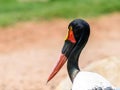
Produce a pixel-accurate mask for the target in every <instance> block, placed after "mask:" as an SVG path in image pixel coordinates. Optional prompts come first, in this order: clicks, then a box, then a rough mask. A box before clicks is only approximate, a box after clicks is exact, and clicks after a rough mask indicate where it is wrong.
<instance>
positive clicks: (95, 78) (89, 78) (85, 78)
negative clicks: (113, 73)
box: [72, 71, 113, 90]
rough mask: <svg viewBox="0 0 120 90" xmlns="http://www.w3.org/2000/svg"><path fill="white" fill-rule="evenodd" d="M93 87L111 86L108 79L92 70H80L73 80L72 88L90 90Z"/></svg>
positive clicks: (74, 89)
mask: <svg viewBox="0 0 120 90" xmlns="http://www.w3.org/2000/svg"><path fill="white" fill-rule="evenodd" d="M95 87H102V88H106V87H113V86H112V85H111V84H110V83H109V81H107V80H106V79H105V78H103V77H102V76H100V75H99V74H97V73H93V72H84V71H81V72H79V73H78V74H77V76H76V77H75V79H74V81H73V86H72V90H92V89H93V88H95Z"/></svg>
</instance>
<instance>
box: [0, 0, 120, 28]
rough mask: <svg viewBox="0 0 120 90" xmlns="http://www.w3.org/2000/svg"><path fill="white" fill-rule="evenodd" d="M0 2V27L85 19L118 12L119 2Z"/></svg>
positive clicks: (12, 0) (104, 0) (78, 0)
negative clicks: (58, 19)
mask: <svg viewBox="0 0 120 90" xmlns="http://www.w3.org/2000/svg"><path fill="white" fill-rule="evenodd" d="M24 1H25V0H1V1H0V26H5V25H9V24H13V23H16V22H19V21H27V20H40V19H53V18H78V17H79V18H85V17H88V18H90V17H95V16H99V15H102V14H108V13H112V12H119V11H120V0H46V1H45V2H42V1H41V0H36V1H35V0H26V1H25V2H24Z"/></svg>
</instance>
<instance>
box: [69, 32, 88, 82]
mask: <svg viewBox="0 0 120 90" xmlns="http://www.w3.org/2000/svg"><path fill="white" fill-rule="evenodd" d="M88 37H89V32H85V31H84V32H83V33H82V35H81V37H80V39H79V41H78V43H77V44H76V46H75V47H74V49H73V50H72V52H71V54H70V56H69V58H68V63H67V69H68V74H69V77H70V79H71V81H72V82H73V80H74V78H75V77H76V75H77V74H78V72H79V71H80V69H79V66H78V60H79V55H80V53H81V51H82V49H83V48H84V46H85V44H86V43H87V41H88Z"/></svg>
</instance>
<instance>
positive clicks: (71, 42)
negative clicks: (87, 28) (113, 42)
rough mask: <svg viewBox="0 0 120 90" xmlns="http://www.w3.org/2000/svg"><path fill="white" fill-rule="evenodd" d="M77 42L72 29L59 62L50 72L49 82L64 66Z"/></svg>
mask: <svg viewBox="0 0 120 90" xmlns="http://www.w3.org/2000/svg"><path fill="white" fill-rule="evenodd" d="M75 43H76V40H75V37H74V34H73V31H72V30H71V29H70V30H69V33H68V36H67V39H66V41H65V44H64V46H63V49H62V54H61V56H60V59H59V61H58V63H57V64H56V66H55V68H54V69H53V71H52V73H51V74H50V76H49V78H48V80H47V82H49V81H50V80H51V79H52V78H53V77H54V76H55V75H56V74H57V72H58V71H59V70H60V69H61V68H62V66H63V65H64V64H65V62H66V61H67V59H68V57H69V55H70V53H71V51H72V50H73V48H74V46H75Z"/></svg>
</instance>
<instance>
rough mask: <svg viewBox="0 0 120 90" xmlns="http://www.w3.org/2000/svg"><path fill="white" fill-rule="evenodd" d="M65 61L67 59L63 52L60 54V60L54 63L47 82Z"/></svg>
mask: <svg viewBox="0 0 120 90" xmlns="http://www.w3.org/2000/svg"><path fill="white" fill-rule="evenodd" d="M66 61H67V57H66V56H65V55H64V54H61V56H60V60H59V61H58V62H57V64H56V65H55V67H54V69H53V71H52V73H51V74H50V76H49V78H48V80H47V82H49V81H50V80H51V79H52V78H53V77H54V76H55V75H56V74H57V72H58V71H59V70H60V69H61V68H62V66H63V65H64V64H65V62H66Z"/></svg>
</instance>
